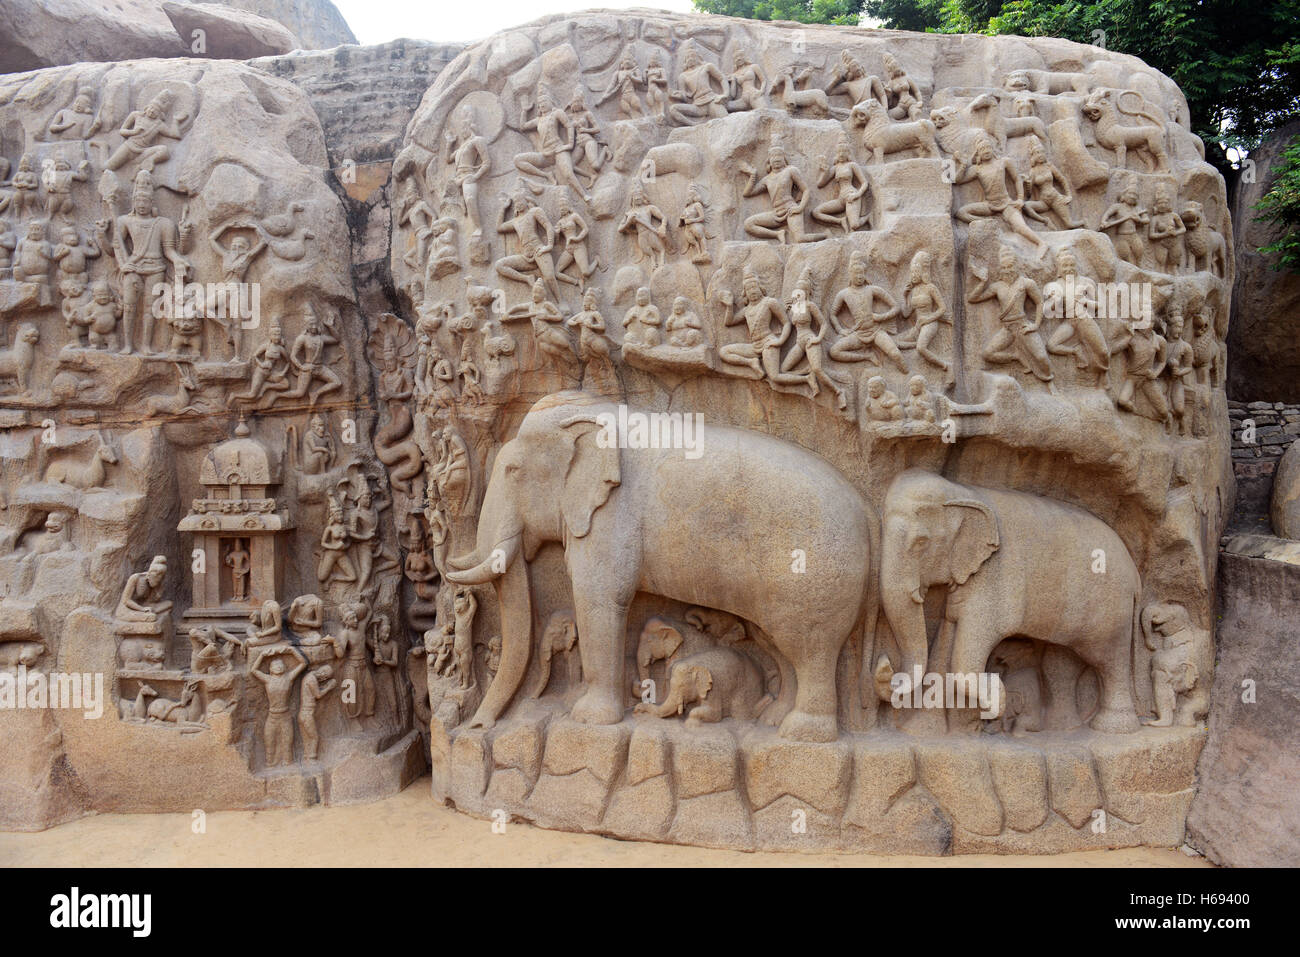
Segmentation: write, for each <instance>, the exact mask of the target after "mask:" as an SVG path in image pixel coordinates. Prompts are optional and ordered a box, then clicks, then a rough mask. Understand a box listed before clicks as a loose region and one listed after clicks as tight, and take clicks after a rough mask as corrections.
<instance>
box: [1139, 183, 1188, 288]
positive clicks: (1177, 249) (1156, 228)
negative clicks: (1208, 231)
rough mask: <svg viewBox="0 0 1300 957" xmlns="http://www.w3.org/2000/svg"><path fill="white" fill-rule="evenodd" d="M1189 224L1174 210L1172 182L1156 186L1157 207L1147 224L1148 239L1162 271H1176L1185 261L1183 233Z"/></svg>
mask: <svg viewBox="0 0 1300 957" xmlns="http://www.w3.org/2000/svg"><path fill="white" fill-rule="evenodd" d="M1186 232H1187V226H1186V225H1184V223H1183V219H1182V217H1181V216H1179V215H1178V214H1177V213H1175V212H1174V190H1173V186H1172V184H1170V183H1161V184H1160V185H1158V186H1157V187H1156V201H1155V209H1154V210H1153V211H1152V213H1151V221H1150V222H1149V223H1148V224H1147V239H1148V240H1149V241H1150V244H1151V253H1152V255H1153V256H1154V257H1155V261H1156V268H1157V269H1159V270H1160V271H1161V272H1169V273H1171V272H1174V271H1176V270H1177V269H1178V267H1179V265H1180V264H1181V263H1182V261H1183V239H1182V237H1183V234H1184V233H1186Z"/></svg>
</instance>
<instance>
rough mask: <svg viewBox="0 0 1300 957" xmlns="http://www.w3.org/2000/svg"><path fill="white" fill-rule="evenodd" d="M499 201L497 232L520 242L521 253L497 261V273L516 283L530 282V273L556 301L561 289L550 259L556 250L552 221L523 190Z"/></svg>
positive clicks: (567, 276) (574, 282)
mask: <svg viewBox="0 0 1300 957" xmlns="http://www.w3.org/2000/svg"><path fill="white" fill-rule="evenodd" d="M500 199H501V202H502V207H501V215H500V217H499V218H498V220H497V232H498V233H501V234H506V233H514V234H515V237H516V238H517V239H518V240H519V248H520V252H518V253H516V254H514V255H509V256H503V257H502V258H500V259H498V260H497V261H496V271H497V273H498V274H499V275H501V276H504V277H505V278H506V279H513V280H515V281H516V282H532V277H531V276H530V275H529V273H537V274H538V275H540V276H541V278H542V279H543V281H545V283H546V288H547V290H548V291H549V292H550V294H551V298H553V299H559V298H560V285H559V282H558V281H557V275H556V272H555V261H554V260H553V259H552V258H551V250H552V249H554V248H555V230H554V229H553V228H552V227H551V221H550V220H549V219H547V218H546V213H545V212H544V211H543V210H542V208H541V207H540V206H538V205H537V204H536V203H535V202H533V200H532V199H530V198H529V196H528V193H527V192H525V191H524V190H517V191H516V192H515V194H514V195H513V196H507V195H506V194H504V193H502V194H501V196H500ZM558 278H559V279H563V280H564V281H565V282H569V283H573V284H574V285H577V282H578V281H577V280H576V279H574V278H573V277H572V276H569V275H563V276H559V277H558Z"/></svg>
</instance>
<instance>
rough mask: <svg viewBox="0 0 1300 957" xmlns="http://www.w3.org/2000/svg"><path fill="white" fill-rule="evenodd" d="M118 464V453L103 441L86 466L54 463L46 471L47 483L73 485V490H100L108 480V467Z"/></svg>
mask: <svg viewBox="0 0 1300 957" xmlns="http://www.w3.org/2000/svg"><path fill="white" fill-rule="evenodd" d="M116 464H117V453H116V452H114V451H113V449H112V447H111V446H110V445H109V444H108V443H107V442H104V441H103V440H102V439H101V440H100V443H99V448H97V449H95V452H94V454H93V455H91V457H90V461H89V462H87V463H86V464H85V465H78V464H76V463H75V462H53V463H51V465H50V467H49V468H48V469H46V470H45V481H46V482H49V483H50V484H52V485H71V486H72V487H73V488H83V489H84V488H99V487H101V486H102V485H103V484H104V481H105V480H106V479H107V478H108V466H110V465H116Z"/></svg>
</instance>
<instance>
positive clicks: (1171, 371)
mask: <svg viewBox="0 0 1300 957" xmlns="http://www.w3.org/2000/svg"><path fill="white" fill-rule="evenodd" d="M1184 327H1185V322H1184V320H1183V313H1182V311H1181V310H1180V309H1179V308H1178V307H1177V306H1170V307H1169V316H1168V321H1167V323H1166V329H1165V332H1166V333H1167V334H1168V337H1169V338H1168V343H1169V352H1168V355H1167V357H1166V361H1165V375H1166V376H1167V377H1168V379H1169V411H1170V412H1171V413H1172V414H1173V417H1174V420H1175V421H1176V422H1177V423H1178V433H1179V435H1186V434H1187V433H1188V432H1189V431H1190V425H1191V423H1190V422H1189V421H1188V418H1189V417H1188V413H1189V412H1190V411H1191V410H1190V409H1189V408H1188V404H1187V390H1188V389H1194V388H1195V377H1196V352H1195V350H1194V349H1193V348H1192V344H1191V343H1190V342H1188V341H1187V340H1186V339H1184V338H1183V329H1184Z"/></svg>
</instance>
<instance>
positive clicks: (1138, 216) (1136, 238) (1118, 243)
mask: <svg viewBox="0 0 1300 957" xmlns="http://www.w3.org/2000/svg"><path fill="white" fill-rule="evenodd" d="M1149 222H1151V214H1150V213H1149V212H1147V210H1146V209H1145V208H1144V207H1142V206H1139V205H1138V190H1137V181H1136V180H1134V179H1133V178H1132V177H1128V178H1127V179H1126V180H1125V181H1124V186H1123V187H1122V188H1121V190H1120V194H1119V200H1118V201H1117V202H1115V203H1113V204H1111V206H1110V207H1109V208H1108V209H1107V210H1106V212H1104V213H1103V214H1102V216H1101V223H1100V224H1099V226H1098V228H1099V229H1103V230H1112V229H1113V230H1114V233H1113V234H1112V235H1111V237H1110V238H1111V242H1112V243H1114V244H1115V252H1116V253H1118V254H1119V257H1120V258H1121V259H1123V260H1124V261H1125V262H1128V263H1132V264H1133V265H1134V266H1141V265H1142V254H1143V252H1145V250H1146V244H1145V242H1143V240H1142V234H1141V233H1140V232H1139V231H1138V227H1139V226H1146V225H1147V224H1148V223H1149Z"/></svg>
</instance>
